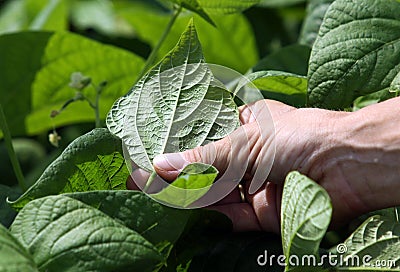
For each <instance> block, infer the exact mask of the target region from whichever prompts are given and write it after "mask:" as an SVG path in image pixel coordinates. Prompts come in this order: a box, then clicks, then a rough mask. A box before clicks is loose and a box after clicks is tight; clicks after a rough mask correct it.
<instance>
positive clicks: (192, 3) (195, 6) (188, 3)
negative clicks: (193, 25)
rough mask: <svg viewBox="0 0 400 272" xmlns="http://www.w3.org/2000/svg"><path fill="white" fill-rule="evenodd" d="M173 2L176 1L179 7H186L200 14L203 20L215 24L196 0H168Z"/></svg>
mask: <svg viewBox="0 0 400 272" xmlns="http://www.w3.org/2000/svg"><path fill="white" fill-rule="evenodd" d="M169 1H171V2H173V3H176V4H177V5H178V6H180V7H184V8H187V9H188V10H191V11H193V12H195V13H197V14H198V15H200V16H201V17H202V18H203V19H204V20H206V21H207V22H208V23H210V24H211V25H213V26H215V24H214V22H213V20H212V19H211V18H210V16H209V15H208V14H207V13H206V12H205V11H204V9H203V7H202V6H201V5H200V4H199V1H198V0H169Z"/></svg>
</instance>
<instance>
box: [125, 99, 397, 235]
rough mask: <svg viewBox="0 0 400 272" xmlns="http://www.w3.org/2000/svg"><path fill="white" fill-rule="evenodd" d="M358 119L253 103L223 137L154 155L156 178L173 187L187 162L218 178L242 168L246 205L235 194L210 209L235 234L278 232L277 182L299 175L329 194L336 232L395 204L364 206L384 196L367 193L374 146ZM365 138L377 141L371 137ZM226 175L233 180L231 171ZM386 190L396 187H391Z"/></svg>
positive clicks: (266, 102) (280, 184) (279, 189)
mask: <svg viewBox="0 0 400 272" xmlns="http://www.w3.org/2000/svg"><path fill="white" fill-rule="evenodd" d="M265 105H268V108H269V112H270V113H271V117H272V120H273V122H274V126H275V134H273V133H271V131H270V130H268V133H270V134H269V135H268V134H265V133H264V132H265V129H266V128H265V127H263V126H262V124H263V122H267V121H268V120H263V119H262V118H264V117H263V116H268V114H265V112H264V111H266V110H267V107H265ZM381 107H382V106H381ZM362 113H365V111H364V112H362V111H360V113H347V112H334V111H327V110H321V109H296V108H293V107H290V106H288V105H285V104H283V103H280V102H276V101H270V100H263V101H258V102H256V103H254V104H251V105H246V106H244V107H241V108H240V120H241V123H242V126H241V127H240V128H239V129H238V130H236V131H235V132H233V133H232V134H231V135H229V137H225V138H224V139H221V140H219V141H216V142H214V143H211V144H208V145H205V146H201V147H197V148H195V149H192V150H188V151H185V152H181V153H175V154H163V155H159V156H157V157H156V158H155V159H154V161H153V164H154V167H155V169H156V171H157V173H158V174H159V175H160V176H161V177H163V178H164V179H166V180H173V179H175V178H176V176H177V175H178V173H179V172H180V170H182V169H183V168H184V166H186V165H187V164H189V163H192V162H203V163H208V164H213V165H214V166H215V167H216V168H217V169H218V170H219V171H220V172H221V173H224V172H225V171H226V170H227V168H228V167H229V165H231V164H232V163H234V164H236V165H247V168H246V169H245V175H244V176H243V178H242V179H243V181H244V185H245V194H244V196H245V200H246V201H245V202H242V201H241V197H240V192H239V190H238V189H236V190H234V191H233V192H232V193H230V194H229V195H228V196H227V197H226V198H224V199H223V200H221V201H219V202H218V203H216V204H215V205H213V206H211V207H209V208H211V209H214V210H218V211H220V212H222V213H224V214H226V215H227V216H228V217H229V218H230V219H231V220H232V222H233V225H234V230H236V231H251V230H264V231H273V232H279V226H280V223H279V216H280V202H281V194H282V188H283V182H284V179H285V176H286V175H287V173H288V172H290V171H292V170H298V171H300V172H301V173H303V174H305V175H307V176H309V177H310V178H312V179H313V180H315V181H317V182H318V183H319V184H320V185H321V186H323V187H324V188H325V189H326V190H327V191H328V193H329V195H330V197H331V200H332V204H333V220H332V222H333V224H340V223H342V222H346V221H347V220H348V219H350V218H353V217H355V216H358V215H360V214H362V213H365V212H367V211H370V210H374V209H379V208H384V207H386V206H389V205H392V204H393V203H392V202H390V201H388V200H387V201H374V202H370V201H369V200H370V199H371V198H373V197H374V196H376V195H380V194H383V192H382V190H379V188H378V187H376V185H375V187H376V188H375V190H371V188H372V187H373V186H374V185H373V183H371V181H372V182H373V176H371V174H372V173H371V171H370V169H365V163H369V162H370V161H372V160H373V158H372V157H370V156H372V154H374V152H376V150H375V149H374V145H373V144H371V142H372V141H370V140H368V137H364V136H365V135H363V130H362V127H365V126H366V124H365V123H364V124H363V123H362V122H361V120H360V119H362V118H361V117H362ZM354 124H358V125H359V126H355V125H354ZM369 125H371V124H369ZM382 129H383V130H384V129H385V127H383V128H382ZM370 137H372V139H373V140H374V141H377V140H379V139H377V138H376V137H377V136H376V135H375V137H373V136H370ZM266 138H267V139H266ZM272 138H273V139H274V142H275V145H271V144H268V143H270V142H271V141H269V140H268V139H272ZM232 145H236V147H237V146H239V147H241V148H239V149H235V148H233V149H234V150H235V152H233V153H232V152H231V150H232ZM273 148H276V154H275V160H274V162H273V165H272V168H271V171H270V173H269V175H268V176H265V177H264V178H265V183H264V185H263V186H262V188H261V189H259V190H258V191H257V192H256V193H254V194H249V193H248V188H249V183H250V181H251V180H252V179H253V178H254V175H255V173H256V172H257V169H263V168H268V167H270V165H268V164H269V163H270V160H268V158H267V156H265V154H273V153H274V152H273V151H272V150H271V149H273ZM399 149H400V148H399ZM263 155H264V156H263ZM369 155H370V156H369ZM383 157H384V156H383V155H382V156H381V158H383ZM383 162H384V160H383V159H382V164H380V167H381V168H382V167H384V166H385V164H384V163H383ZM363 166H364V167H363ZM233 169H236V168H233ZM375 170H376V169H375ZM381 170H383V169H381ZM239 172H240V171H239ZM232 174H233V176H234V175H235V171H233V173H232ZM238 174H239V173H238ZM375 175H376V174H375ZM240 177H241V176H240ZM371 177H372V178H371ZM366 179H369V180H368V183H366V182H364V181H366ZM387 183H388V184H389V185H391V184H394V183H393V181H390V180H388V181H387ZM128 187H132V181H130V182H128Z"/></svg>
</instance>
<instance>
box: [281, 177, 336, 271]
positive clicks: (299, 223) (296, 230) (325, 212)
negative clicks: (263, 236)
mask: <svg viewBox="0 0 400 272" xmlns="http://www.w3.org/2000/svg"><path fill="white" fill-rule="evenodd" d="M331 215H332V205H331V203H330V198H329V195H328V193H327V192H326V191H325V190H324V189H323V188H322V187H321V186H319V185H318V184H317V183H315V182H314V181H312V180H311V179H309V178H307V177H306V176H303V175H301V174H300V173H298V172H291V173H289V174H288V175H287V177H286V181H285V185H284V188H283V195H282V208H281V231H282V245H283V252H284V254H285V256H286V264H287V266H286V270H287V271H291V270H293V269H295V267H292V266H291V265H290V263H289V258H290V256H292V255H296V256H299V257H301V256H304V255H314V256H318V251H319V244H320V242H321V240H322V238H323V237H324V235H325V232H326V230H327V228H328V225H329V223H330V219H331ZM309 269H311V268H309Z"/></svg>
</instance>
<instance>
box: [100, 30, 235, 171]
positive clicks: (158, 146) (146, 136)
mask: <svg viewBox="0 0 400 272" xmlns="http://www.w3.org/2000/svg"><path fill="white" fill-rule="evenodd" d="M238 125H239V118H238V110H237V107H236V105H235V103H234V101H233V98H232V96H231V94H230V93H229V91H227V90H226V89H225V87H224V86H223V85H222V83H220V82H219V81H218V80H216V79H215V78H214V77H213V75H212V73H211V71H210V69H209V68H208V66H207V65H206V64H205V61H204V58H203V54H202V51H201V45H200V43H199V40H198V38H197V33H196V30H195V27H194V25H193V22H190V23H189V25H188V27H187V29H186V30H185V32H184V33H183V34H182V36H181V39H180V41H179V42H178V44H177V45H176V46H175V48H174V49H173V50H172V51H171V52H170V53H169V54H168V55H167V56H165V57H164V58H163V59H162V60H161V62H160V63H159V64H157V65H156V66H155V67H154V68H152V69H151V70H150V71H149V72H148V73H147V74H146V75H145V76H144V77H143V78H142V79H141V80H140V81H139V82H138V83H137V84H136V85H135V86H134V87H133V88H132V90H131V91H130V93H129V94H128V95H126V96H124V97H122V98H120V99H119V100H117V101H116V102H115V104H114V106H113V107H112V109H111V111H110V112H109V114H108V116H107V127H108V128H109V130H110V131H111V132H112V133H113V134H115V135H116V136H118V137H119V138H121V139H122V140H123V142H124V144H125V145H126V147H127V150H128V153H129V155H130V157H131V159H132V160H133V161H134V162H135V163H136V164H137V165H138V166H139V167H140V168H142V169H145V170H147V171H149V172H151V171H152V170H153V167H152V160H153V158H154V157H155V156H156V155H158V154H162V153H166V152H168V153H172V152H179V151H184V150H187V149H191V148H194V147H196V146H199V145H201V144H203V143H205V142H206V141H209V140H216V139H220V138H222V137H224V136H226V135H227V134H229V133H230V132H232V131H233V130H234V129H236V127H237V126H238Z"/></svg>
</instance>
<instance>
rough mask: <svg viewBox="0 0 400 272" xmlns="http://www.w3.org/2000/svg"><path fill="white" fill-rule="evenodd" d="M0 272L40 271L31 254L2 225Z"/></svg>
mask: <svg viewBox="0 0 400 272" xmlns="http://www.w3.org/2000/svg"><path fill="white" fill-rule="evenodd" d="M0 256H1V258H0V271H4V272H14V271H26V272H34V271H39V270H38V269H37V267H36V265H35V263H34V261H33V258H32V256H31V255H30V254H29V252H28V251H27V250H26V249H25V248H24V247H23V246H22V245H21V244H20V243H19V242H18V241H17V239H15V237H14V236H12V235H11V233H10V232H9V231H8V230H7V229H6V228H4V227H3V226H2V225H1V224H0Z"/></svg>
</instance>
